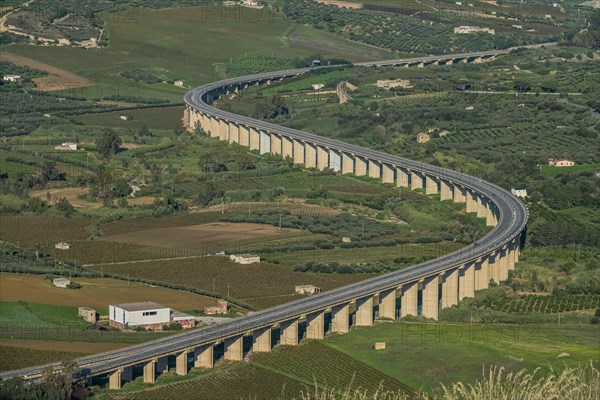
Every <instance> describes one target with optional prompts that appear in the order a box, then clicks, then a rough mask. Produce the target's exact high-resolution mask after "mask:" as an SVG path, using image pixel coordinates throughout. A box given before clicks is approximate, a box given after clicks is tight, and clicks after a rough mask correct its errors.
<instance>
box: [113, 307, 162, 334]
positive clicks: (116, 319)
mask: <svg viewBox="0 0 600 400" xmlns="http://www.w3.org/2000/svg"><path fill="white" fill-rule="evenodd" d="M108 312H109V324H110V326H112V327H114V328H118V329H123V328H125V327H127V326H128V327H136V326H140V327H142V328H145V329H151V330H157V329H162V327H163V326H165V325H168V324H169V323H170V321H171V309H170V308H169V307H165V306H163V305H162V304H158V303H155V302H153V301H144V302H139V303H128V304H116V305H110V306H109V307H108Z"/></svg>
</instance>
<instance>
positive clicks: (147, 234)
mask: <svg viewBox="0 0 600 400" xmlns="http://www.w3.org/2000/svg"><path fill="white" fill-rule="evenodd" d="M295 231H296V230H294V229H281V230H280V229H279V228H277V227H274V226H271V225H266V224H236V223H228V222H214V223H208V224H203V225H195V226H186V227H177V228H159V229H150V230H145V231H137V232H131V233H124V234H120V235H112V236H106V237H104V238H103V239H104V240H109V241H113V242H121V243H135V244H143V245H149V246H161V247H169V248H181V249H198V247H200V246H202V245H205V244H207V243H217V242H227V241H231V240H243V239H253V238H257V237H261V236H269V235H275V234H292V233H294V232H295Z"/></svg>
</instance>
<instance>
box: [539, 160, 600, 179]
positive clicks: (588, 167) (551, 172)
mask: <svg viewBox="0 0 600 400" xmlns="http://www.w3.org/2000/svg"><path fill="white" fill-rule="evenodd" d="M582 171H594V172H597V171H600V163H595V164H580V165H574V166H572V167H560V168H556V167H547V166H544V167H542V175H544V176H545V177H546V178H552V177H555V176H556V175H560V174H568V173H571V172H582Z"/></svg>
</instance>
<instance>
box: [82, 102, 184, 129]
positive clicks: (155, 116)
mask: <svg viewBox="0 0 600 400" xmlns="http://www.w3.org/2000/svg"><path fill="white" fill-rule="evenodd" d="M183 110H184V108H183V107H160V108H145V109H139V110H126V111H114V112H109V113H95V114H84V115H81V116H78V117H75V120H77V121H80V122H83V123H84V124H85V125H97V126H102V127H109V128H123V129H135V130H138V129H140V128H141V127H142V126H143V125H144V124H145V125H146V126H147V127H148V129H160V130H173V129H174V128H180V127H181V122H182V119H183ZM123 114H128V115H131V116H132V117H133V120H132V121H123V120H122V119H121V118H119V116H120V115H123Z"/></svg>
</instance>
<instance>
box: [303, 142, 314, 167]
mask: <svg viewBox="0 0 600 400" xmlns="http://www.w3.org/2000/svg"><path fill="white" fill-rule="evenodd" d="M304 151H305V157H304V166H305V167H306V168H317V148H316V146H314V145H312V144H310V143H304Z"/></svg>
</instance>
